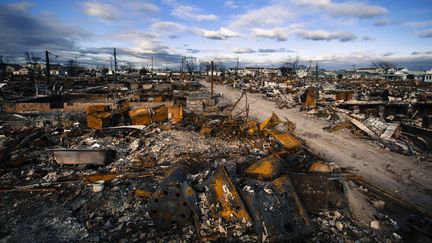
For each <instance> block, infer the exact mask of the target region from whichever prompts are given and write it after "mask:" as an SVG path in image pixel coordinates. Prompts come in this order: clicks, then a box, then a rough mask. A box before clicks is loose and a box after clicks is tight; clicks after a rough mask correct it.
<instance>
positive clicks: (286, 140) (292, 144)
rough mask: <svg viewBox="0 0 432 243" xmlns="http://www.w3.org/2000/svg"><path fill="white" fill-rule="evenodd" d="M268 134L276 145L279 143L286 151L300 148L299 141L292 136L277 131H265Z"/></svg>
mask: <svg viewBox="0 0 432 243" xmlns="http://www.w3.org/2000/svg"><path fill="white" fill-rule="evenodd" d="M265 131H266V132H267V133H268V134H270V135H271V136H272V137H273V138H274V139H275V140H276V141H277V142H278V143H280V144H281V145H282V146H284V148H285V149H286V150H295V149H298V148H300V146H301V143H300V141H299V140H298V139H297V138H295V137H294V136H292V135H290V134H288V133H285V132H280V131H278V130H269V129H266V130H265Z"/></svg>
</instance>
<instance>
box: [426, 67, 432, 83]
mask: <svg viewBox="0 0 432 243" xmlns="http://www.w3.org/2000/svg"><path fill="white" fill-rule="evenodd" d="M424 81H425V82H432V69H431V70H430V71H426V73H425V75H424Z"/></svg>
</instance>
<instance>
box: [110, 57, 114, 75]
mask: <svg viewBox="0 0 432 243" xmlns="http://www.w3.org/2000/svg"><path fill="white" fill-rule="evenodd" d="M110 70H111V72H112V71H113V69H112V57H110Z"/></svg>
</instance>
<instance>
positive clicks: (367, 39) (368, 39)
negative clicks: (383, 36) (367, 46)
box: [362, 36, 375, 41]
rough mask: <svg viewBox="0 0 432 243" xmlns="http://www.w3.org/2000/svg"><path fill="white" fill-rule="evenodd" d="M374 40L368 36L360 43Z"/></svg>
mask: <svg viewBox="0 0 432 243" xmlns="http://www.w3.org/2000/svg"><path fill="white" fill-rule="evenodd" d="M374 40H375V39H374V38H372V37H370V36H363V38H362V41H374Z"/></svg>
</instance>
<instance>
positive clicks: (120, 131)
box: [0, 78, 431, 242]
mask: <svg viewBox="0 0 432 243" xmlns="http://www.w3.org/2000/svg"><path fill="white" fill-rule="evenodd" d="M278 79H279V80H278V81H276V82H268V81H266V80H259V79H258V80H225V81H222V80H220V82H225V84H227V85H232V86H233V87H239V88H242V89H247V90H249V91H252V92H262V93H263V94H265V97H267V99H271V100H275V101H276V102H278V106H280V107H281V108H287V107H295V106H300V107H301V109H302V110H304V111H305V112H306V113H308V114H314V115H319V116H321V117H324V118H326V119H328V120H329V121H331V123H332V124H331V126H329V128H328V129H329V130H335V129H338V128H348V127H351V128H352V129H354V128H358V129H360V130H361V131H362V132H364V133H365V134H366V135H368V136H370V137H372V138H374V139H377V140H378V141H380V142H382V143H383V144H385V145H386V146H388V147H389V148H390V149H394V150H395V151H399V152H401V153H416V151H427V150H428V149H429V147H428V140H427V139H426V138H422V136H424V135H425V134H424V133H422V136H420V133H421V132H420V133H419V135H415V132H413V131H411V132H410V130H408V129H407V128H404V125H403V124H405V125H407V126H408V125H410V127H414V128H416V129H429V128H430V127H425V126H426V125H422V126H423V128H420V127H419V121H420V118H422V119H423V118H424V117H425V114H429V113H428V112H429V109H428V106H429V103H428V101H427V95H426V96H425V98H426V100H424V99H423V100H417V101H416V102H414V103H410V105H411V106H409V105H406V106H405V105H403V104H404V103H403V102H400V101H398V102H399V103H400V104H399V103H398V102H396V101H390V100H391V99H392V100H397V99H399V98H400V99H402V98H404V97H405V96H404V95H407V94H411V93H412V92H416V91H418V90H419V89H417V88H412V87H411V88H409V87H406V92H405V93H404V94H403V95H402V96H401V95H395V93H393V91H389V93H387V96H386V97H387V98H388V99H387V100H385V99H382V98H381V99H380V100H372V99H373V98H372V97H376V96H374V95H373V94H371V93H372V92H371V90H368V92H369V93H368V94H363V93H364V92H366V91H365V90H364V89H365V87H364V84H362V83H359V84H356V85H353V86H346V85H345V86H344V85H342V86H341V87H338V88H337V89H336V88H335V89H331V90H328V89H326V88H325V87H323V86H322V85H321V86H318V85H316V84H315V85H314V84H306V85H305V83H304V82H303V81H298V82H285V81H282V79H281V78H278ZM377 87H379V84H377ZM361 88H363V89H361ZM354 90H355V92H354ZM387 90H389V89H387ZM398 91H400V92H401V91H402V89H398ZM2 92H3V96H4V98H3V99H4V100H5V102H3V105H2V111H3V112H2V113H1V116H2V119H1V125H0V126H1V127H0V131H1V148H0V158H1V159H0V161H2V162H1V165H0V166H1V167H0V169H1V170H0V186H1V189H0V193H2V202H1V207H2V209H3V211H4V212H5V213H4V214H2V215H1V216H0V222H1V224H2V227H1V229H0V237H1V238H2V239H4V240H6V241H18V240H20V241H32V240H34V239H38V241H124V242H126V241H143V240H144V241H155V242H161V241H163V242H166V241H182V242H191V241H192V242H208V241H210V242H212V241H232V242H238V241H242V242H251V241H254V242H256V241H260V242H282V241H310V242H312V241H314V242H316V241H331V242H336V241H337V242H339V241H348V242H356V241H379V242H384V241H391V242H398V241H404V240H405V241H408V240H412V239H416V240H418V241H422V240H425V241H427V240H430V237H431V234H430V227H431V221H430V219H429V218H428V216H429V215H428V214H427V212H424V211H423V210H421V209H419V208H416V207H412V206H411V205H410V204H407V203H405V202H401V201H400V200H398V199H397V198H394V197H392V196H391V195H389V194H386V193H385V192H383V191H381V190H380V189H379V188H377V187H375V186H374V185H372V184H370V183H368V182H367V181H365V180H364V179H363V178H362V177H361V176H358V175H356V174H354V173H352V172H350V171H348V170H347V169H346V168H341V167H338V166H337V165H336V164H334V163H332V161H327V160H326V159H325V158H322V157H320V155H318V154H315V153H314V152H313V151H312V150H311V149H310V148H309V147H308V146H307V145H306V144H305V143H304V142H303V141H302V140H301V138H299V137H297V136H296V134H295V129H296V126H301V124H295V123H293V122H291V121H289V118H288V119H287V120H285V121H282V119H281V118H280V117H278V116H277V115H276V114H274V113H273V114H272V115H271V116H270V117H268V118H267V119H266V120H264V121H262V122H259V121H257V120H255V119H254V118H253V117H250V116H249V114H248V109H245V110H240V111H236V110H235V107H236V105H237V102H235V103H232V102H229V101H227V100H226V99H225V98H224V97H223V96H220V95H214V94H213V92H212V93H209V92H208V91H207V90H206V89H205V88H204V87H202V86H201V85H200V84H199V83H197V82H194V81H189V80H183V79H165V80H162V81H154V80H139V81H134V82H128V81H124V82H117V83H102V84H100V83H98V84H97V85H96V84H93V85H89V84H84V85H83V84H79V83H75V82H72V83H71V84H64V85H63V86H62V92H55V93H54V92H53V93H50V94H48V95H46V96H43V97H28V98H25V99H22V98H18V97H19V95H16V96H14V95H12V94H13V92H14V91H13V90H11V89H7V87H5V89H4V90H3V91H2ZM383 93H384V94H383ZM332 95H334V98H329V96H332ZM380 95H381V97H382V96H383V95H385V92H380ZM392 95H394V96H392ZM416 95H418V94H416ZM359 97H364V99H361V98H359ZM409 97H411V96H409ZM416 97H418V96H416ZM246 107H247V106H246ZM382 107H384V108H382ZM409 109H411V111H408V110H409ZM401 111H406V112H407V113H404V114H402V115H401V114H399V113H400V112H401ZM398 114H399V115H398ZM346 121H349V122H350V123H347V122H346ZM423 123H425V124H427V123H428V119H426V120H425V121H423V120H422V124H423ZM403 137H404V138H406V139H407V140H403V139H402V138H403ZM419 137H420V138H422V139H419ZM416 139H417V140H416ZM401 141H405V142H404V143H403V142H401ZM23 232H26V234H24V235H23V234H22V233H23Z"/></svg>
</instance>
